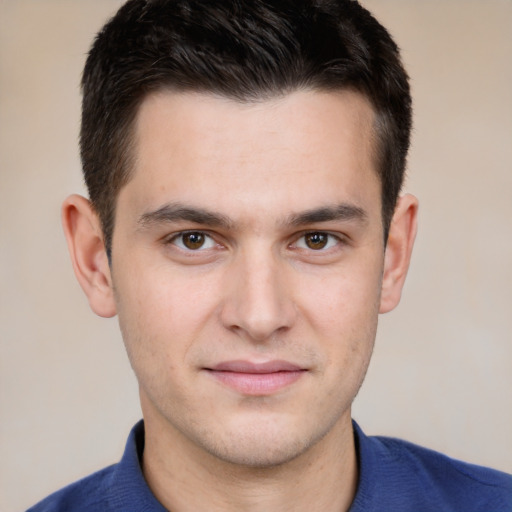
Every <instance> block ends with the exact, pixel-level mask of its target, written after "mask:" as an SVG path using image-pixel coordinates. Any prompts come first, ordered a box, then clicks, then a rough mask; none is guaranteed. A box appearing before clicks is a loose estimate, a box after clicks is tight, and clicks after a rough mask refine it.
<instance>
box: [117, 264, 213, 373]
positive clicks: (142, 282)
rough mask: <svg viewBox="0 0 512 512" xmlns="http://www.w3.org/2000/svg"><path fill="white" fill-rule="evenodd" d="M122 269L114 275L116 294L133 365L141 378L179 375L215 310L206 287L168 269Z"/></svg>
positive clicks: (122, 328)
mask: <svg viewBox="0 0 512 512" xmlns="http://www.w3.org/2000/svg"><path fill="white" fill-rule="evenodd" d="M141 268H143V269H144V270H143V271H141V270H140V269H141ZM122 270H124V272H118V273H116V274H115V276H114V285H115V295H116V303H117V308H118V317H119V324H120V327H121V331H122V334H123V340H124V342H125V345H126V348H127V351H128V355H129V357H130V360H131V363H132V366H133V367H134V369H135V371H136V373H137V374H140V373H141V372H143V371H144V369H145V368H147V367H151V368H158V367H160V366H163V367H165V369H166V372H169V371H173V370H174V371H179V368H180V367H182V366H183V363H184V361H185V360H186V357H187V353H188V352H189V350H190V348H191V346H192V345H193V344H194V340H196V339H197V338H198V335H199V331H200V330H201V329H203V328H204V325H205V323H207V322H209V319H210V318H211V315H212V311H214V310H215V304H214V301H213V298H212V297H211V294H209V293H207V290H208V288H209V287H208V285H207V283H205V282H204V280H200V279H194V278H192V279H191V278H190V276H186V275H176V273H170V272H169V270H168V269H165V268H154V269H151V268H148V267H146V268H144V267H142V266H139V267H138V270H137V272H134V271H130V270H129V269H122ZM200 281H201V282H200Z"/></svg>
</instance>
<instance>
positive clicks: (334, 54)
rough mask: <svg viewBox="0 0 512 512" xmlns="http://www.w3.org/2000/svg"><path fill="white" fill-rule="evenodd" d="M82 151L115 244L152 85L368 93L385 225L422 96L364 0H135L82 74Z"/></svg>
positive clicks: (242, 97)
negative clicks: (416, 101) (139, 121)
mask: <svg viewBox="0 0 512 512" xmlns="http://www.w3.org/2000/svg"><path fill="white" fill-rule="evenodd" d="M82 88H83V110H82V128H81V155H82V162H83V171H84V175H85V181H86V184H87V187H88V190H89V196H90V199H91V202H92V204H93V206H94V208H95V210H96V212H97V213H98V215H99V217H100V219H101V223H102V228H103V234H104V239H105V245H106V248H107V253H108V254H109V255H110V251H111V243H112V234H113V229H114V225H115V213H116V202H117V197H118V195H119V191H120V190H121V188H122V187H123V185H124V184H126V183H127V182H128V181H129V180H130V178H131V176H132V173H133V169H134V160H135V158H136V156H135V154H134V144H133V135H134V123H135V119H136V117H137V113H138V111H139V108H140V105H141V104H142V102H143V101H144V99H145V98H146V97H147V96H148V95H149V94H151V93H154V92H157V91H161V90H168V91H176V92H201V93H210V94H215V95H219V96H223V97H226V98H229V99H233V100H235V101H237V102H240V103H255V102H261V101H265V100H268V99H271V98H278V97H282V96H284V95H286V94H289V93H290V92H292V91H297V90H315V91H343V90H352V91H357V92H359V93H360V94H362V95H363V96H364V97H365V98H367V100H368V101H369V102H370V104H371V105H372V107H373V109H374V113H375V119H374V127H373V128H374V132H373V136H374V146H373V151H374V159H375V164H376V165H375V168H376V171H377V173H378V177H379V180H380V183H381V208H382V222H383V227H384V236H385V237H387V232H388V229H389V223H390V222H391V218H392V215H393V211H394V208H395V204H396V200H397V197H398V194H399V192H400V189H401V186H402V182H403V178H404V172H405V166H406V156H407V151H408V147H409V140H410V131H411V97H410V92H409V84H408V77H407V74H406V72H405V70H404V68H403V66H402V64H401V61H400V56H399V53H398V48H397V46H396V44H395V43H394V41H393V40H392V39H391V37H390V35H389V34H388V32H387V31H386V29H385V28H384V27H382V25H380V24H379V23H378V22H377V21H376V20H375V19H374V18H373V17H372V15H371V14H370V13H369V12H368V11H367V10H365V9H364V8H363V7H362V6H361V5H359V4H358V3H357V2H356V1H353V0H338V1H335V2H333V1H330V0H299V1H297V0H289V1H284V2H283V1H280V2H273V1H261V2H251V1H240V0H238V1H231V0H229V1H228V0H218V1H217V0H216V1H212V2H202V1H198V0H177V1H169V0H130V1H128V2H127V3H126V4H125V5H124V6H123V7H122V8H121V9H120V10H119V12H118V13H117V14H116V16H115V17H114V18H113V19H112V20H110V22H109V23H107V24H106V25H105V27H104V28H103V30H102V31H101V32H100V33H99V34H98V36H97V38H96V41H95V43H94V45H93V47H92V49H91V52H90V54H89V58H88V60H87V63H86V66H85V69H84V74H83V80H82Z"/></svg>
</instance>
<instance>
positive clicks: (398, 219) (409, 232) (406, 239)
mask: <svg viewBox="0 0 512 512" xmlns="http://www.w3.org/2000/svg"><path fill="white" fill-rule="evenodd" d="M417 220H418V200H417V199H416V198H415V197H414V196H412V195H410V194H406V195H404V196H401V197H400V198H399V200H398V202H397V205H396V208H395V213H394V215H393V219H392V221H391V226H390V229H389V236H388V242H387V245H386V253H385V258H384V273H383V276H382V291H381V299H380V310H379V312H380V313H387V312H388V311H391V310H392V309H394V308H395V307H396V306H397V305H398V303H399V302H400V297H401V294H402V288H403V285H404V282H405V277H406V275H407V271H408V269H409V263H410V261H411V254H412V248H413V245H414V239H415V237H416V230H417Z"/></svg>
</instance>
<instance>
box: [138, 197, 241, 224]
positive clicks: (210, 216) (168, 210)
mask: <svg viewBox="0 0 512 512" xmlns="http://www.w3.org/2000/svg"><path fill="white" fill-rule="evenodd" d="M177 221H189V222H194V223H196V224H202V225H204V226H210V227H216V228H224V229H228V228H230V227H231V226H232V224H233V223H232V221H231V220H230V219H229V218H228V217H226V216H225V215H222V214H219V213H214V212H210V211H208V210H205V209H203V208H195V207H189V206H185V205H183V204H181V203H168V204H165V205H164V206H162V207H161V208H158V209H157V210H153V211H150V212H146V213H144V214H142V215H141V216H140V217H139V220H138V224H139V226H140V227H141V228H146V227H148V226H151V225H154V224H164V223H167V222H177Z"/></svg>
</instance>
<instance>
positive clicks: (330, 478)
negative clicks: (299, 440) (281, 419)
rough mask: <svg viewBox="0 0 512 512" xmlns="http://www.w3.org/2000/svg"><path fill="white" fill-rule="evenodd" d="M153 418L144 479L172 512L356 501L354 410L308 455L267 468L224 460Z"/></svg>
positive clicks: (325, 508)
mask: <svg viewBox="0 0 512 512" xmlns="http://www.w3.org/2000/svg"><path fill="white" fill-rule="evenodd" d="M154 420H156V418H155V417H152V415H149V417H147V415H146V414H145V425H146V444H145V449H144V458H143V471H144V476H145V478H146V481H147V483H148V485H149V487H150V488H151V490H152V492H153V494H154V495H155V496H156V497H157V499H158V500H159V501H160V502H161V503H162V504H163V505H164V506H165V507H166V508H167V509H168V510H172V511H173V512H193V511H194V512H195V511H197V510H209V511H211V512H217V511H222V512H231V511H237V512H238V511H240V510H243V511H248V512H260V511H265V512H274V511H282V510H293V511H294V512H303V511H304V512H305V511H307V512H316V511H318V512H331V511H332V512H341V511H345V510H348V508H349V507H350V504H351V502H352V500H353V498H354V495H355V491H356V487H357V459H356V452H355V446H354V438H353V432H352V424H351V420H350V414H349V412H348V413H347V418H346V419H345V421H341V420H340V421H339V422H338V424H336V425H335V426H334V427H333V429H332V430H331V431H330V432H329V433H328V434H327V435H326V436H325V437H324V438H323V439H321V440H320V441H319V442H318V443H316V444H315V445H314V446H311V447H310V448H309V449H308V450H307V451H306V452H305V453H302V454H301V455H299V456H298V457H296V458H295V459H293V460H291V461H289V462H287V463H285V464H281V465H279V466H276V467H264V468H261V467H247V466H240V465H238V464H232V463H230V462H226V461H223V460H220V459H218V458H217V457H215V456H214V455H211V454H209V453H207V452H205V451H204V450H202V448H200V447H198V446H196V445H195V444H194V443H192V442H191V441H190V440H189V439H188V438H186V437H185V436H183V435H182V434H181V433H180V432H179V431H177V430H175V429H173V428H172V427H170V426H169V424H168V423H166V424H163V421H158V420H157V421H154Z"/></svg>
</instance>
